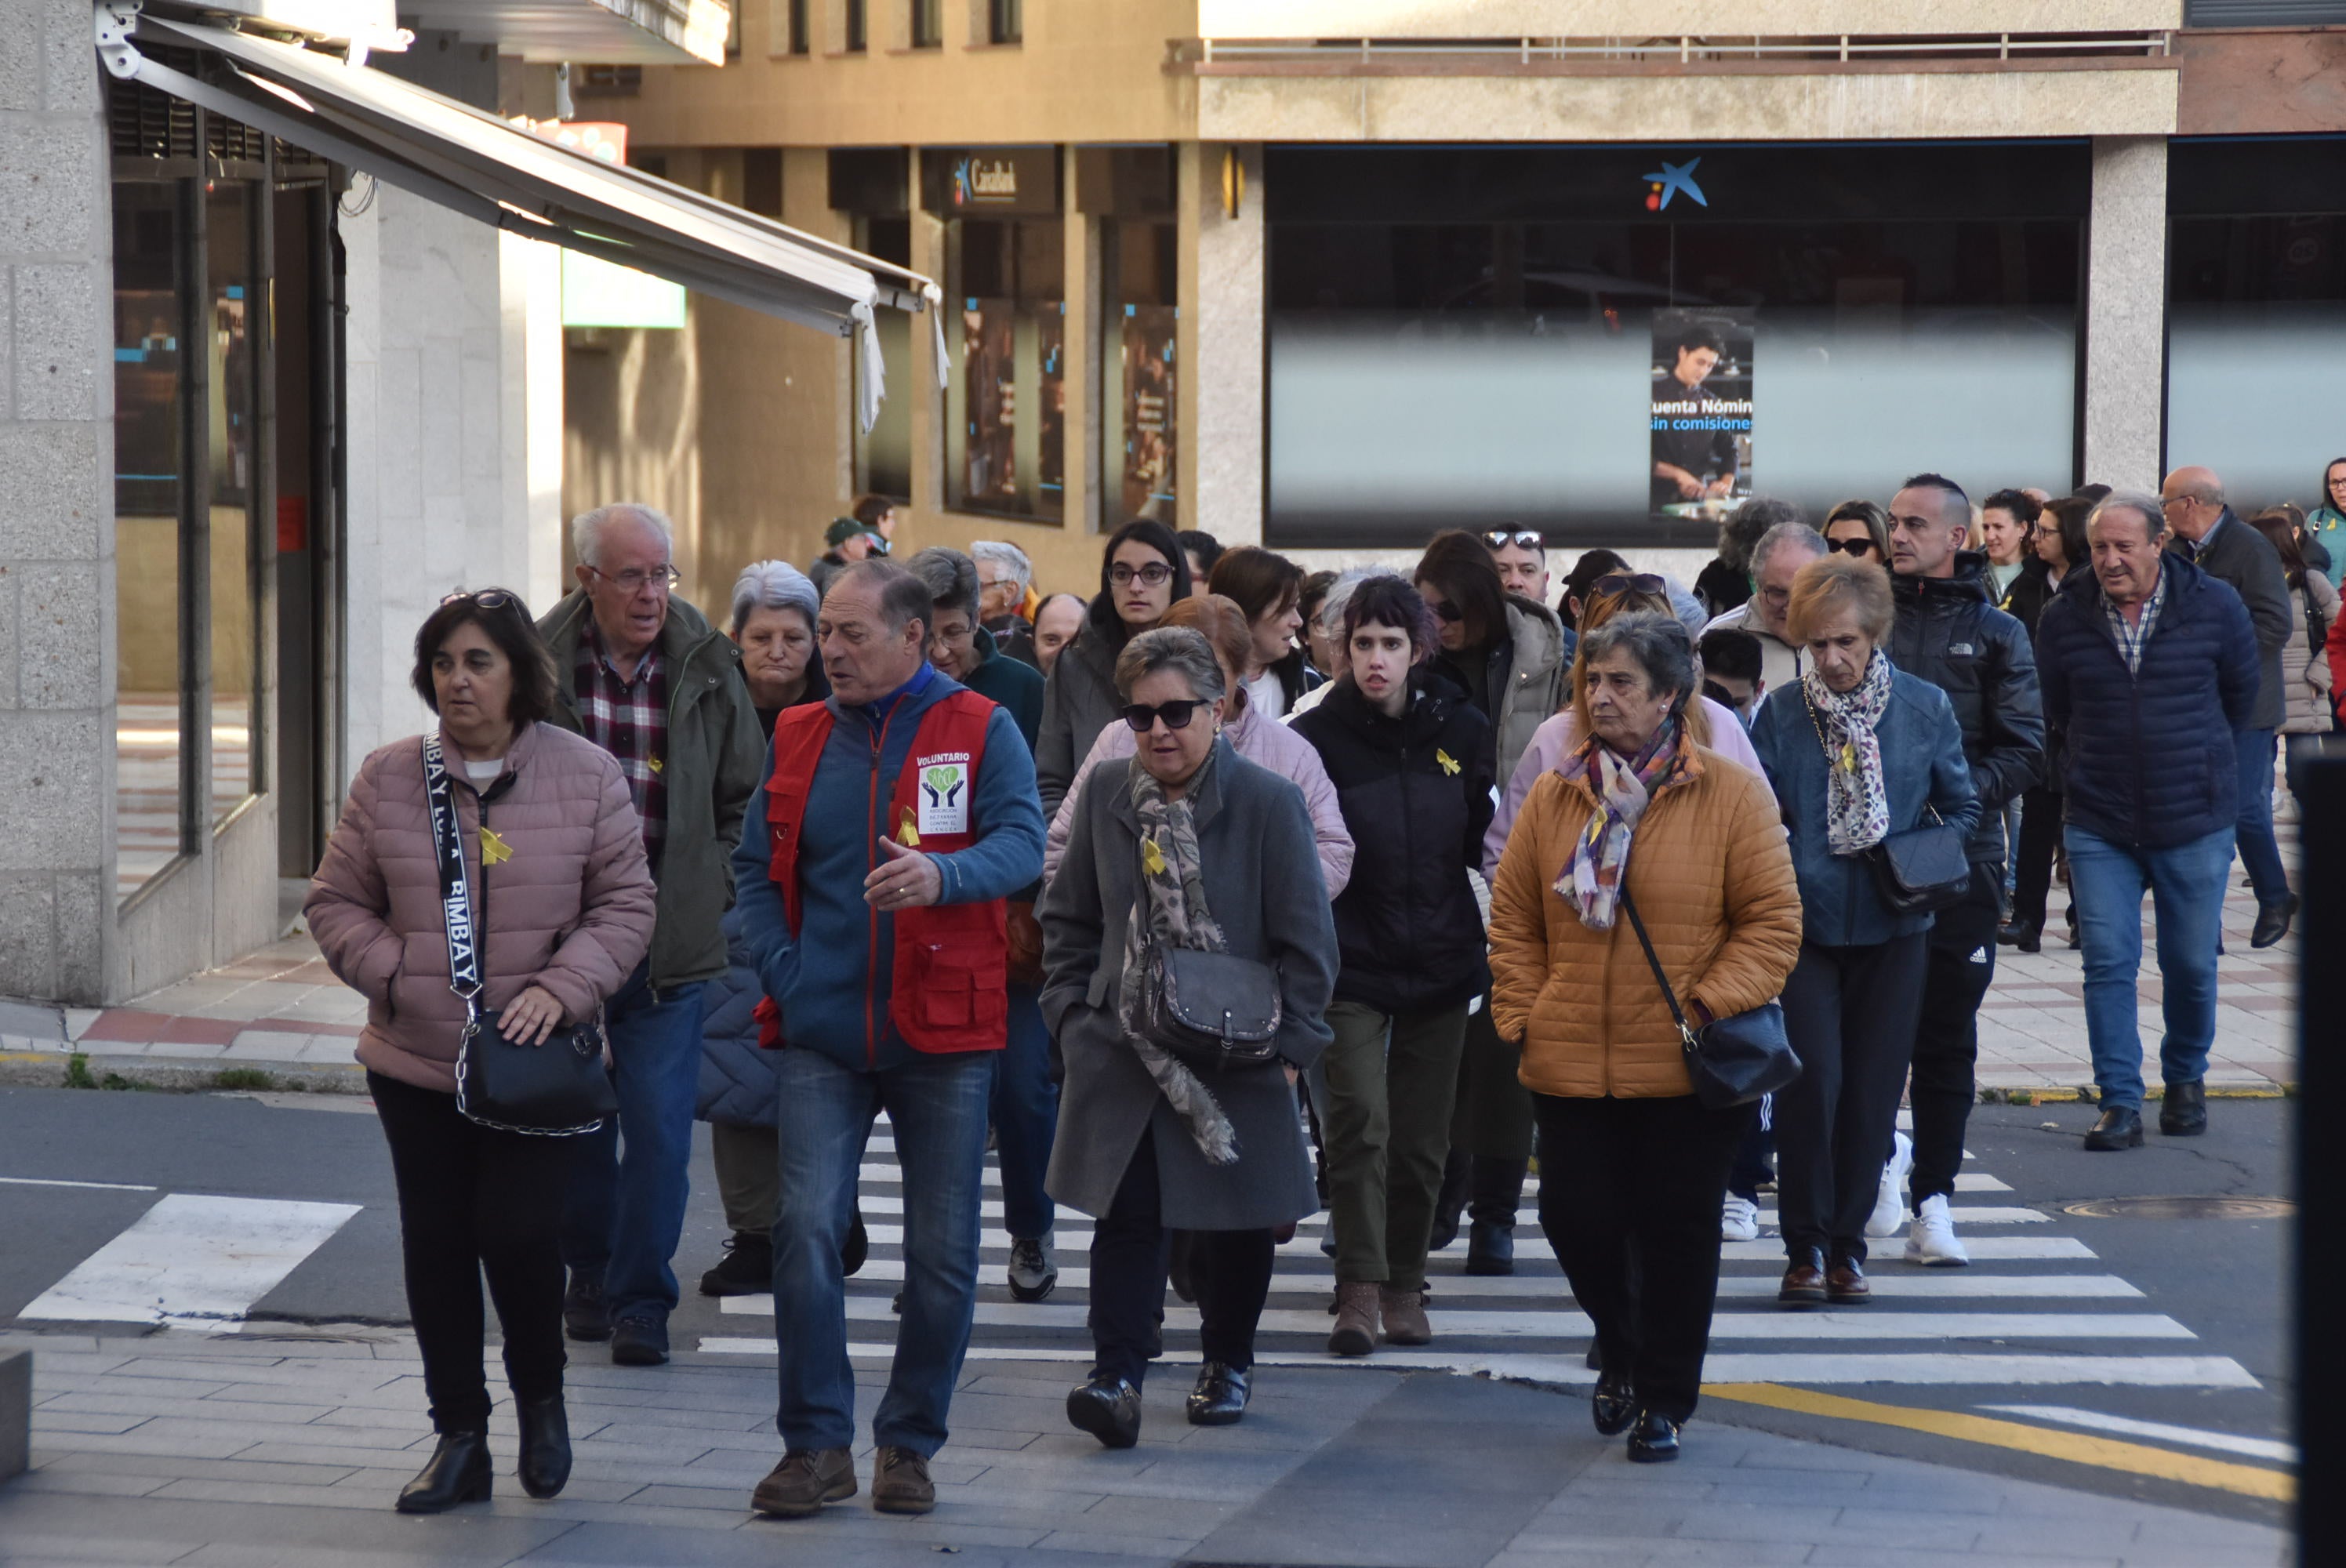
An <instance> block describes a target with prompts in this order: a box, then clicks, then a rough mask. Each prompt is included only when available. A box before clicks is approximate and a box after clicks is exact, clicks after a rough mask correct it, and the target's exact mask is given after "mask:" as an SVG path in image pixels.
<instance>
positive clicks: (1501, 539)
mask: <svg viewBox="0 0 2346 1568" xmlns="http://www.w3.org/2000/svg"><path fill="white" fill-rule="evenodd" d="M1483 543H1484V544H1485V545H1489V546H1491V548H1492V549H1494V550H1504V549H1505V548H1506V547H1507V546H1508V545H1515V546H1516V547H1517V548H1519V549H1525V550H1537V551H1540V552H1541V553H1543V554H1545V552H1546V550H1547V541H1546V540H1545V539H1543V538H1541V537H1540V532H1539V530H1538V529H1536V528H1494V529H1492V530H1491V531H1490V532H1489V533H1487V534H1485V535H1483Z"/></svg>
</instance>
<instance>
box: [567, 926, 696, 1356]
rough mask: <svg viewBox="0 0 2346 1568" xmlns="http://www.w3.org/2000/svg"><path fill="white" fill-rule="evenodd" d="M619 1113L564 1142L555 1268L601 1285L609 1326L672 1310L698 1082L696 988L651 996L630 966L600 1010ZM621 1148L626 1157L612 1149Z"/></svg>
mask: <svg viewBox="0 0 2346 1568" xmlns="http://www.w3.org/2000/svg"><path fill="white" fill-rule="evenodd" d="M606 1015H607V1018H608V1021H609V1026H610V1032H611V1064H612V1065H611V1084H612V1086H613V1087H614V1088H615V1089H617V1091H618V1095H619V1114H618V1115H617V1116H614V1117H607V1118H606V1119H605V1121H604V1123H603V1129H602V1131H600V1132H597V1133H589V1134H587V1135H585V1136H583V1137H580V1138H576V1139H575V1140H573V1141H574V1142H576V1144H577V1145H578V1163H577V1165H576V1168H575V1172H574V1174H573V1176H571V1186H570V1196H569V1198H568V1200H567V1201H566V1203H565V1204H564V1205H563V1210H562V1261H563V1262H564V1263H566V1264H567V1265H568V1266H569V1267H570V1268H571V1269H572V1270H573V1271H574V1272H576V1273H579V1274H583V1275H585V1276H586V1277H587V1278H590V1279H593V1278H600V1279H601V1280H602V1282H603V1294H604V1298H605V1299H606V1300H607V1302H608V1303H609V1304H610V1308H611V1317H612V1319H613V1321H615V1322H616V1321H617V1319H621V1318H649V1319H653V1320H655V1321H657V1322H659V1323H663V1324H665V1323H666V1322H667V1321H668V1314H669V1313H670V1312H672V1311H674V1310H676V1274H675V1271H674V1270H672V1269H670V1268H668V1260H669V1259H670V1258H672V1257H675V1256H676V1244H677V1241H678V1237H681V1236H682V1235H683V1234H684V1201H685V1198H686V1196H688V1193H689V1192H690V1190H691V1186H690V1177H689V1176H688V1167H689V1166H690V1165H691V1163H692V1106H693V1096H694V1095H695V1093H696V1092H697V1091H698V1089H699V1084H700V983H699V982H698V981H695V982H693V983H691V984H689V985H671V986H669V987H668V988H667V989H666V990H664V991H657V990H654V989H653V988H652V985H651V983H650V980H649V978H648V969H647V968H646V967H642V966H638V967H637V970H636V972H635V973H634V974H632V975H630V976H628V978H627V984H625V985H623V986H621V987H620V988H619V993H618V994H617V996H614V997H613V998H611V1001H610V1003H609V1005H608V1007H607V1010H606ZM623 1140H624V1141H625V1143H626V1145H627V1149H626V1152H625V1153H622V1152H621V1151H620V1147H619V1145H620V1143H621V1142H622V1141H623Z"/></svg>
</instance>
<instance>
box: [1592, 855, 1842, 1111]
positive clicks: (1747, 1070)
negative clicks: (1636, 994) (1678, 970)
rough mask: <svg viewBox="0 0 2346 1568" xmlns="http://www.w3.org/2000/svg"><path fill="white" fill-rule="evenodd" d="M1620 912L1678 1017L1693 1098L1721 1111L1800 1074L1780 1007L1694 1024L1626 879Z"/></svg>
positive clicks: (1761, 1007)
mask: <svg viewBox="0 0 2346 1568" xmlns="http://www.w3.org/2000/svg"><path fill="white" fill-rule="evenodd" d="M1621 912H1622V913H1623V914H1626V915H1627V916H1628V917H1629V929H1630V930H1631V931H1634V932H1637V945H1638V946H1639V947H1642V948H1644V949H1645V950H1646V962H1647V964H1649V965H1651V966H1652V968H1653V971H1654V983H1656V984H1657V985H1659V986H1660V987H1661V988H1662V1000H1663V1001H1665V1002H1667V1003H1669V1004H1670V1016H1671V1017H1672V1018H1674V1019H1676V1020H1677V1021H1678V1041H1679V1044H1680V1045H1681V1046H1682V1047H1683V1048H1684V1050H1685V1052H1686V1067H1687V1076H1688V1078H1689V1079H1691V1080H1692V1081H1693V1083H1694V1093H1695V1098H1697V1099H1698V1100H1700V1101H1701V1102H1702V1103H1703V1104H1704V1105H1707V1106H1709V1108H1710V1109H1712V1110H1714V1111H1723V1110H1726V1109H1727V1108H1728V1107H1729V1106H1730V1105H1749V1104H1750V1103H1751V1102H1752V1101H1754V1100H1756V1099H1758V1098H1759V1097H1760V1095H1772V1094H1774V1093H1775V1092H1776V1091H1777V1090H1779V1089H1782V1088H1786V1087H1788V1086H1790V1084H1791V1082H1792V1080H1793V1079H1795V1078H1797V1077H1799V1076H1800V1057H1798V1056H1796V1055H1794V1054H1792V1042H1791V1040H1790V1038H1789V1037H1788V1036H1787V1035H1786V1034H1785V1033H1784V1010H1783V1008H1782V1007H1780V1006H1779V1005H1778V1004H1777V1003H1773V1002H1763V1003H1760V1005H1759V1006H1757V1007H1754V1008H1752V1009H1750V1010H1749V1012H1745V1013H1731V1014H1729V1016H1727V1017H1725V1018H1714V1019H1712V1020H1711V1021H1710V1022H1709V1023H1706V1024H1704V1025H1703V1026H1702V1027H1701V1028H1699V1029H1697V1028H1695V1027H1694V1026H1693V1025H1692V1024H1691V1023H1688V1022H1687V1015H1686V1012H1685V1010H1684V1009H1683V1008H1681V1007H1679V1006H1678V993H1677V992H1675V991H1673V990H1671V989H1670V977H1669V976H1668V975H1667V974H1664V973H1663V972H1662V961H1661V959H1660V958H1659V956H1658V955H1657V954H1656V953H1655V952H1654V944H1653V942H1652V941H1651V940H1650V939H1648V938H1647V935H1646V922H1645V921H1641V920H1639V919H1638V918H1637V901H1636V900H1634V899H1632V898H1631V897H1630V896H1629V889H1628V886H1627V883H1626V882H1625V883H1624V884H1623V885H1622V888H1621Z"/></svg>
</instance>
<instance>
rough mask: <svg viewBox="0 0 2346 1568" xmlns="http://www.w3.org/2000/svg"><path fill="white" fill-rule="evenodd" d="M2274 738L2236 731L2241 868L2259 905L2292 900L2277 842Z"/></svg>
mask: <svg viewBox="0 0 2346 1568" xmlns="http://www.w3.org/2000/svg"><path fill="white" fill-rule="evenodd" d="M2273 751H2274V737H2273V732H2272V731H2271V730H2270V729H2236V730H2234V731H2232V756H2233V759H2235V760H2236V761H2237V762H2238V763H2239V769H2240V827H2239V832H2238V833H2237V834H2236V835H2235V839H2236V841H2237V842H2238V844H2239V850H2240V869H2241V870H2242V871H2246V872H2248V873H2249V883H2250V884H2251V885H2252V886H2254V887H2255V889H2256V891H2257V902H2258V903H2259V905H2263V904H2277V903H2280V901H2282V900H2284V899H2286V898H2288V897H2289V872H2288V871H2287V870H2286V869H2285V868H2283V866H2282V865H2281V861H2280V844H2279V843H2277V842H2276V841H2275V840H2274V839H2273V821H2272V793H2273Z"/></svg>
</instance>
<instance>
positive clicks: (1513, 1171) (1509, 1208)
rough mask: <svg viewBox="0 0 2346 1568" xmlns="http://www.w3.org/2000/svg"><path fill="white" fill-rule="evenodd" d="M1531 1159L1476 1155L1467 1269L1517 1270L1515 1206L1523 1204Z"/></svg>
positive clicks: (1488, 1271) (1468, 1208)
mask: <svg viewBox="0 0 2346 1568" xmlns="http://www.w3.org/2000/svg"><path fill="white" fill-rule="evenodd" d="M1530 1163H1531V1162H1530V1161H1528V1160H1516V1159H1493V1158H1491V1157H1489V1156H1484V1155H1477V1156H1474V1179H1473V1183H1472V1187H1471V1191H1472V1195H1473V1196H1472V1197H1471V1198H1470V1200H1469V1201H1468V1203H1467V1205H1466V1213H1467V1216H1468V1217H1469V1218H1470V1219H1472V1220H1473V1222H1474V1223H1473V1224H1472V1225H1471V1226H1469V1227H1468V1228H1467V1239H1466V1272H1467V1273H1469V1274H1513V1273H1514V1272H1515V1210H1516V1209H1518V1208H1520V1207H1522V1206H1523V1201H1524V1175H1525V1170H1526V1168H1527V1167H1528V1166H1529V1165H1530Z"/></svg>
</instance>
